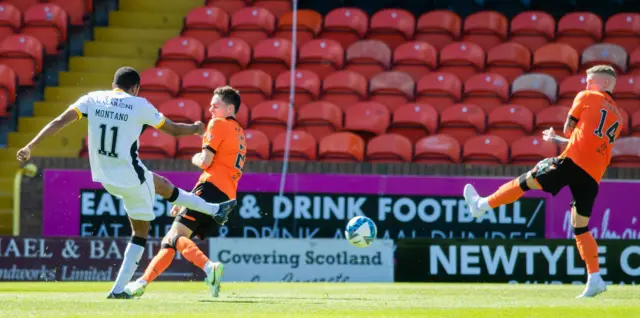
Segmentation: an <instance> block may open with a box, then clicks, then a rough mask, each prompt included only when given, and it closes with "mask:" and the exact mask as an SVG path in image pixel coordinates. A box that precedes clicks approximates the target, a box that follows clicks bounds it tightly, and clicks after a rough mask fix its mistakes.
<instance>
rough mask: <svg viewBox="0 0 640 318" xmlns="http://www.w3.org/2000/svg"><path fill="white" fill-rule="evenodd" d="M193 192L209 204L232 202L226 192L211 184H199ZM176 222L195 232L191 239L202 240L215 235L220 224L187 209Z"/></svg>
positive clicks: (204, 215) (208, 216)
mask: <svg viewBox="0 0 640 318" xmlns="http://www.w3.org/2000/svg"><path fill="white" fill-rule="evenodd" d="M191 192H192V193H195V194H196V195H197V196H199V197H201V198H203V199H204V200H205V201H207V202H209V203H220V202H224V201H228V200H230V199H229V197H228V196H227V195H226V194H224V192H222V191H220V189H218V188H217V187H216V186H214V185H213V184H211V183H210V182H203V183H198V184H197V185H196V187H195V188H193V190H192V191H191ZM174 222H178V223H180V224H182V225H184V226H186V227H188V228H189V229H190V230H191V231H193V233H192V234H191V237H194V236H197V237H198V238H199V239H201V240H204V239H206V238H207V237H209V236H212V235H214V234H215V233H214V232H215V231H216V230H217V229H218V223H216V221H215V220H214V219H213V217H211V216H210V215H206V214H204V213H200V212H198V211H193V210H190V209H185V210H183V212H181V213H180V214H178V215H177V216H176V219H175V220H174Z"/></svg>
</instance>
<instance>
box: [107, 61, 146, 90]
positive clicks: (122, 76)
mask: <svg viewBox="0 0 640 318" xmlns="http://www.w3.org/2000/svg"><path fill="white" fill-rule="evenodd" d="M113 88H119V89H121V90H123V91H125V92H127V93H129V94H131V95H134V96H135V95H138V91H139V90H140V74H138V71H136V70H135V69H133V68H132V67H128V66H125V67H121V68H120V69H118V70H117V71H116V74H115V75H114V76H113Z"/></svg>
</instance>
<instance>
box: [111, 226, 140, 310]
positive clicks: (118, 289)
mask: <svg viewBox="0 0 640 318" xmlns="http://www.w3.org/2000/svg"><path fill="white" fill-rule="evenodd" d="M130 221H131V227H132V229H133V235H132V237H131V241H130V242H129V244H128V245H127V249H126V250H125V251H124V259H123V260H122V265H121V266H120V270H119V271H118V276H117V277H116V281H115V283H114V285H113V288H112V289H111V292H110V293H109V296H107V298H108V299H130V298H133V296H132V295H130V294H129V293H127V292H126V291H125V287H126V285H127V283H128V282H129V281H130V280H131V278H132V277H133V274H134V273H135V271H136V269H137V268H138V263H139V262H140V259H141V258H142V254H143V253H144V248H145V245H146V244H147V238H146V236H147V235H148V233H149V222H148V221H137V220H133V219H130ZM143 236H144V237H143Z"/></svg>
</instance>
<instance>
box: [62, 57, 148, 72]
mask: <svg viewBox="0 0 640 318" xmlns="http://www.w3.org/2000/svg"><path fill="white" fill-rule="evenodd" d="M155 64H156V59H155V58H153V59H130V58H129V59H128V58H111V57H86V56H83V57H72V58H70V59H69V70H70V71H72V72H87V73H90V72H98V73H111V74H113V73H115V72H116V71H117V70H118V69H119V68H121V67H123V66H130V67H133V68H135V69H136V70H138V71H139V72H142V71H144V70H146V69H148V68H152V67H154V66H155Z"/></svg>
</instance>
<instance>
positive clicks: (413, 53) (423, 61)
mask: <svg viewBox="0 0 640 318" xmlns="http://www.w3.org/2000/svg"><path fill="white" fill-rule="evenodd" d="M437 65H438V52H437V51H436V49H435V48H434V47H433V46H431V45H429V44H428V43H426V42H407V43H405V44H402V45H400V46H398V47H397V48H396V50H395V51H394V52H393V70H394V71H398V72H405V73H407V74H409V75H411V77H412V78H413V80H414V81H415V82H417V81H419V80H420V78H422V76H424V75H426V74H427V73H429V72H430V71H431V70H433V69H435V68H436V67H437Z"/></svg>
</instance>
